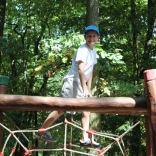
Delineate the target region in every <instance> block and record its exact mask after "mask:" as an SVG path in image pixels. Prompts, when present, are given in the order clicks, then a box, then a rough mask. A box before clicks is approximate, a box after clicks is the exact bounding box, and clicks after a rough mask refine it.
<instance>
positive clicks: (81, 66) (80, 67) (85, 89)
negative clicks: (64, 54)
mask: <svg viewBox="0 0 156 156" xmlns="http://www.w3.org/2000/svg"><path fill="white" fill-rule="evenodd" d="M84 67H85V63H84V62H82V61H79V65H78V70H79V77H80V82H81V86H82V89H83V92H84V94H85V96H86V97H90V94H89V91H88V87H87V85H86V81H85V75H84Z"/></svg>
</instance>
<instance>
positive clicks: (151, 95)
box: [144, 69, 156, 156]
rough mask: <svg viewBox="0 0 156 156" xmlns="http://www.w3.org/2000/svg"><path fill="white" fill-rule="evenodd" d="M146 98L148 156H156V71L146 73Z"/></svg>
mask: <svg viewBox="0 0 156 156" xmlns="http://www.w3.org/2000/svg"><path fill="white" fill-rule="evenodd" d="M144 80H145V96H146V98H147V111H148V113H147V114H148V116H147V119H146V122H147V123H146V124H147V126H146V131H147V135H146V136H147V137H148V138H147V142H146V144H147V146H148V151H147V152H148V153H147V156H149V155H150V156H155V155H156V69H151V70H146V71H145V72H144ZM147 128H148V129H147Z"/></svg>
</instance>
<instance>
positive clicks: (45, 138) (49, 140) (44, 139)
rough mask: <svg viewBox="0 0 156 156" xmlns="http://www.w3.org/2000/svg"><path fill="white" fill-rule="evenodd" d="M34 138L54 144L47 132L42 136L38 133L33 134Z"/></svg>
mask: <svg viewBox="0 0 156 156" xmlns="http://www.w3.org/2000/svg"><path fill="white" fill-rule="evenodd" d="M35 138H36V139H39V140H43V141H46V142H50V143H55V142H56V140H55V139H53V138H52V136H51V134H50V133H49V132H44V133H43V135H41V134H40V133H39V132H35Z"/></svg>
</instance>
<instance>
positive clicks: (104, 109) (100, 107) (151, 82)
mask: <svg viewBox="0 0 156 156" xmlns="http://www.w3.org/2000/svg"><path fill="white" fill-rule="evenodd" d="M144 80H145V81H144V82H145V98H130V97H106V98H89V99H81V98H80V99H75V98H66V99H65V98H60V97H42V96H25V95H8V94H0V111H1V112H2V111H3V110H21V111H41V110H44V111H45V110H63V111H78V112H79V111H80V112H81V111H90V112H96V113H101V114H129V115H130V114H131V115H134V114H136V115H137V114H144V115H145V121H146V125H145V126H146V143H147V146H146V151H147V152H146V153H147V154H146V155H147V156H156V69H151V70H146V71H145V72H144ZM0 133H2V132H0Z"/></svg>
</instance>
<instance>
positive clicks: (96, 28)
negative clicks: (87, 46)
mask: <svg viewBox="0 0 156 156" xmlns="http://www.w3.org/2000/svg"><path fill="white" fill-rule="evenodd" d="M88 31H95V32H97V34H98V35H99V36H100V31H99V28H98V27H97V26H95V25H90V26H88V27H86V28H85V31H84V34H85V35H86V33H87V32H88Z"/></svg>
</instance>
